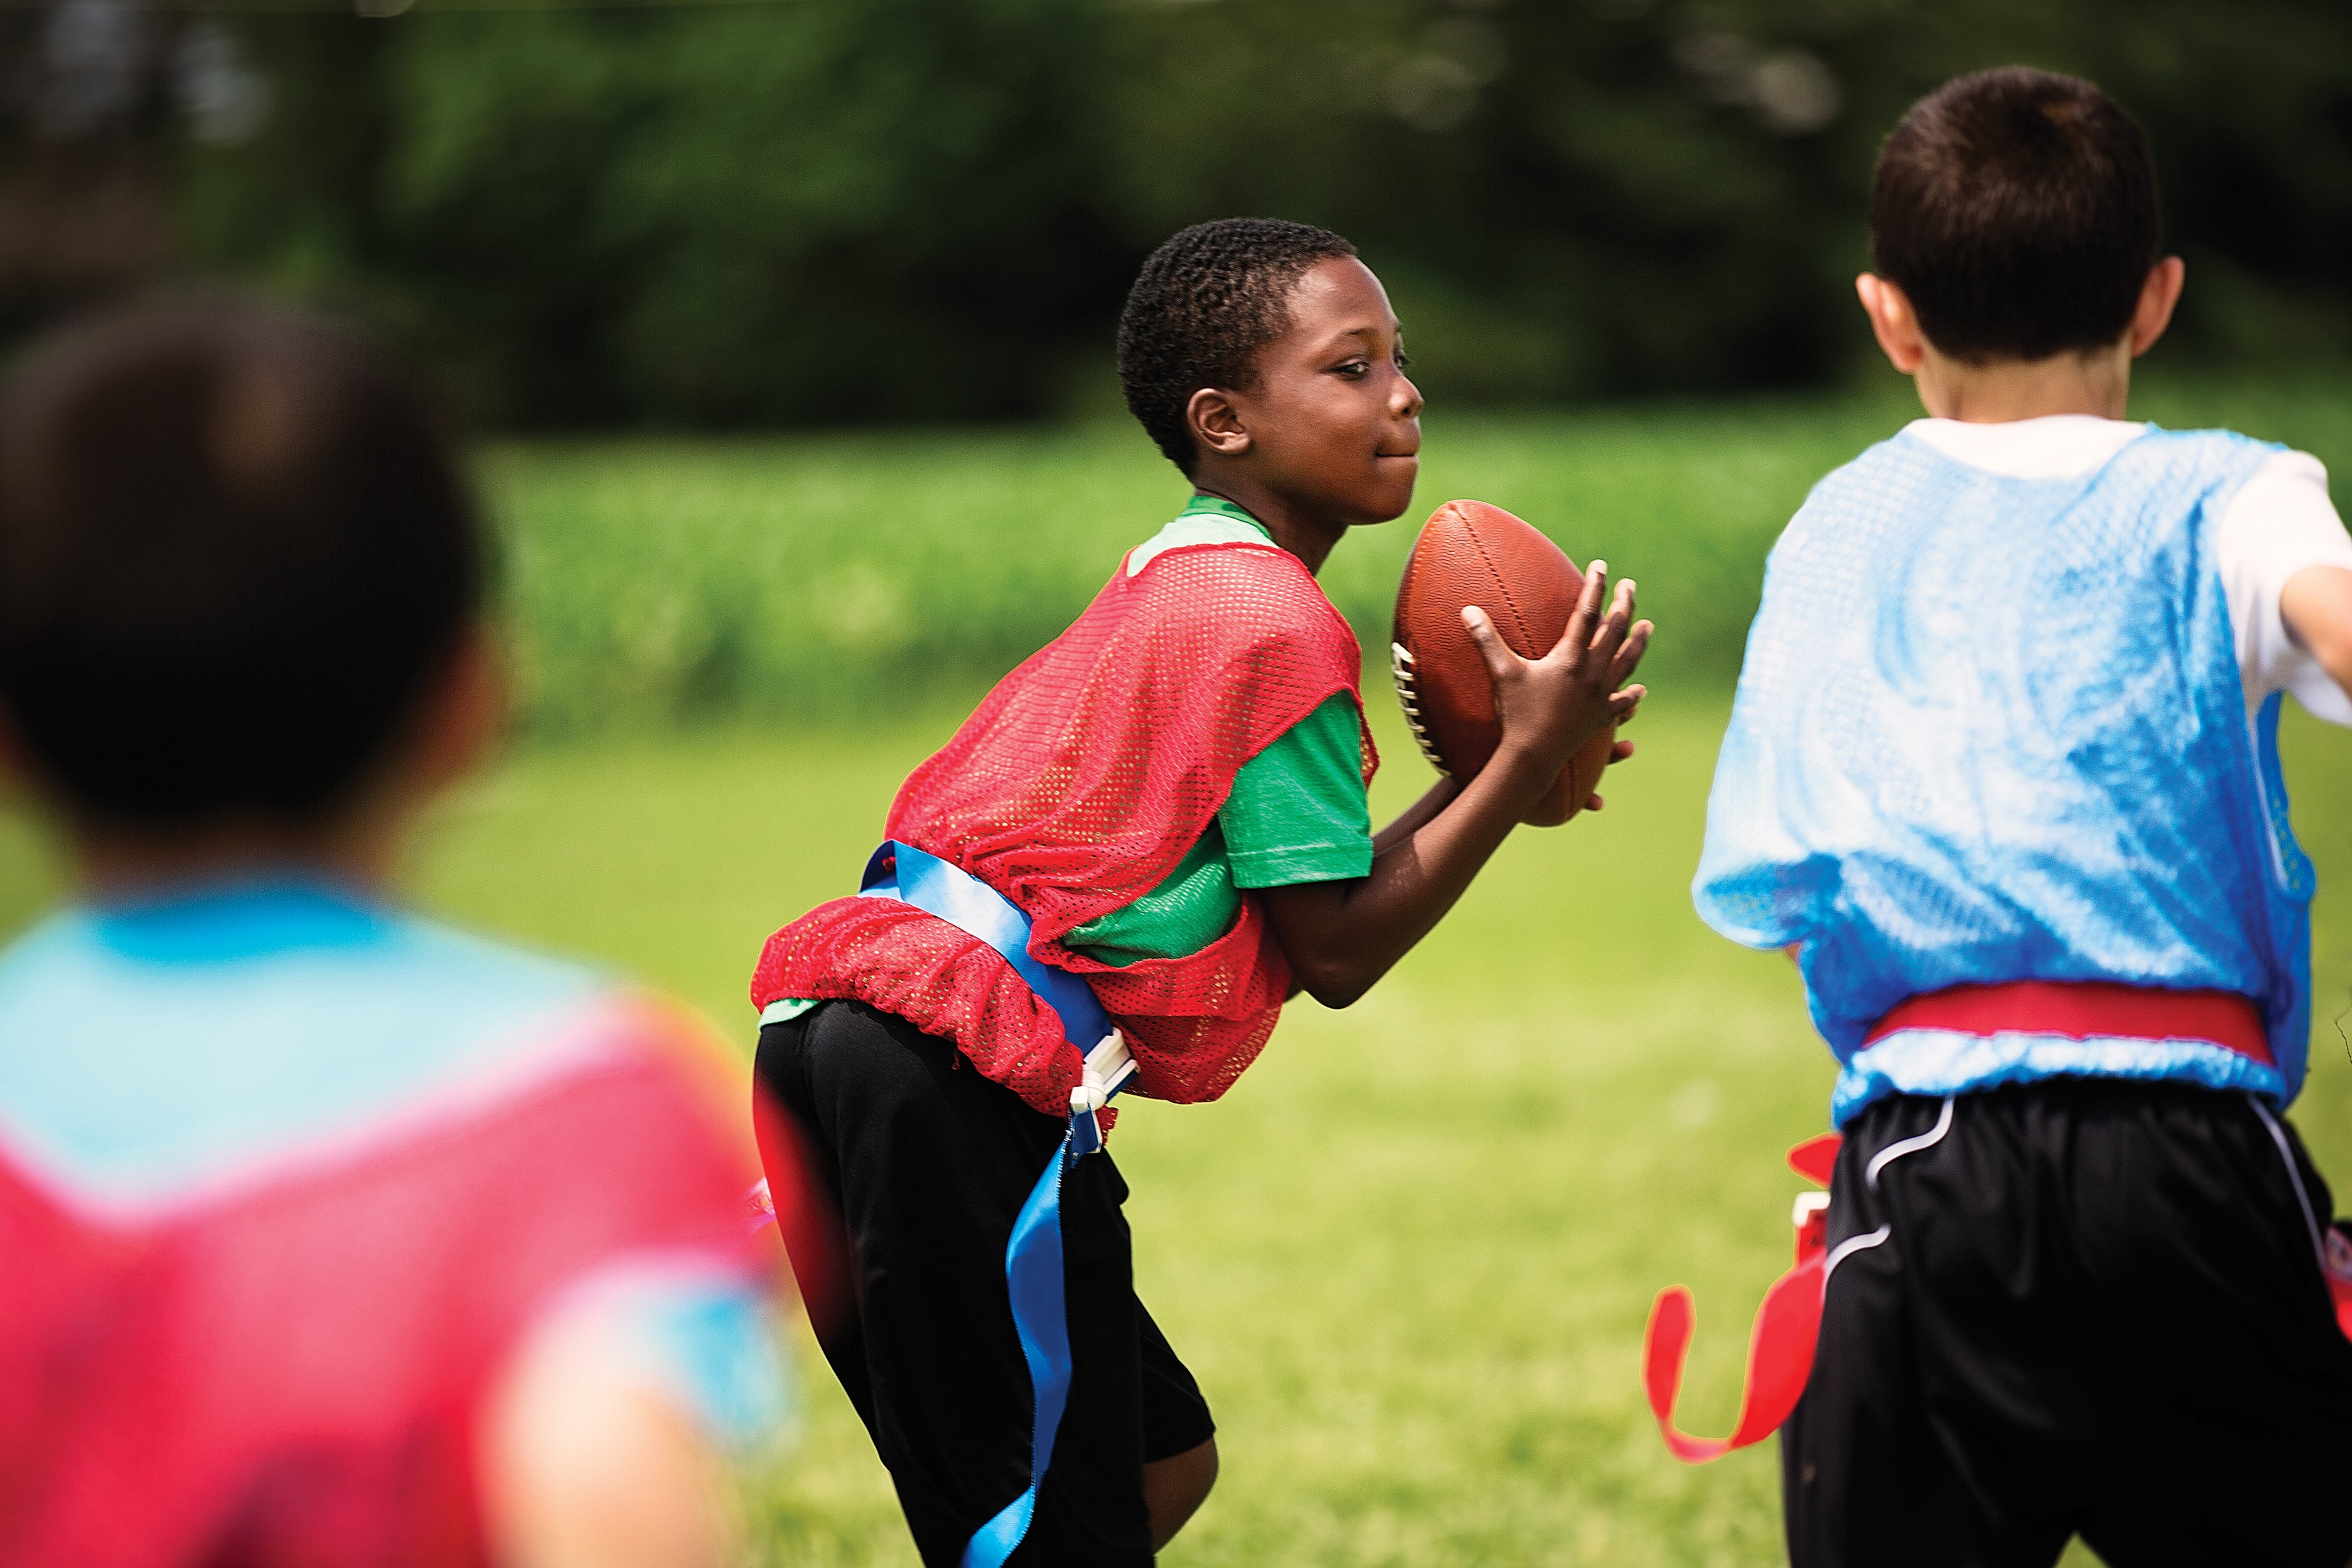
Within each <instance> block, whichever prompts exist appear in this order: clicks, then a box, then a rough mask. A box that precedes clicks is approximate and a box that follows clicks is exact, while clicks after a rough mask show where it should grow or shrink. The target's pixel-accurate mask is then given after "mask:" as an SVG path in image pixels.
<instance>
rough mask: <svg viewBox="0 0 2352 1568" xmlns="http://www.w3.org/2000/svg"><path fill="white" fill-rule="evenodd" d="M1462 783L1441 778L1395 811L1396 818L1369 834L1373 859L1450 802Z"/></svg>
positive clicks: (1409, 835) (1400, 841)
mask: <svg viewBox="0 0 2352 1568" xmlns="http://www.w3.org/2000/svg"><path fill="white" fill-rule="evenodd" d="M1461 793H1462V786H1461V785H1460V784H1457V783H1455V782H1454V780H1453V779H1452V778H1441V779H1439V780H1438V781H1437V782H1436V783H1435V784H1432V785H1430V786H1429V787H1428V788H1427V789H1425V790H1423V792H1422V795H1421V798H1420V799H1419V800H1416V801H1414V802H1413V803H1412V805H1409V806H1407V807H1405V808H1404V810H1402V811H1401V812H1399V813H1398V814H1397V816H1396V819H1395V820H1394V821H1392V822H1391V823H1390V824H1389V825H1388V826H1386V827H1383V828H1381V830H1380V831H1379V832H1378V833H1375V834H1373V835H1372V854H1373V856H1374V857H1375V858H1377V857H1379V856H1381V855H1383V854H1385V853H1387V852H1388V851H1389V850H1390V849H1391V848H1393V847H1396V846H1397V845H1399V844H1402V843H1403V842H1404V841H1405V840H1406V839H1408V838H1410V837H1412V836H1413V834H1415V833H1416V832H1418V831H1420V829H1421V827H1422V826H1423V824H1424V823H1427V822H1428V821H1430V820H1431V819H1432V818H1433V817H1435V816H1437V814H1438V813H1439V812H1441V811H1444V809H1445V808H1446V807H1447V806H1448V805H1452V804H1453V803H1454V797H1455V796H1457V795H1460V794H1461Z"/></svg>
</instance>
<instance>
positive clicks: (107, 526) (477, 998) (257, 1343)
mask: <svg viewBox="0 0 2352 1568" xmlns="http://www.w3.org/2000/svg"><path fill="white" fill-rule="evenodd" d="M482 555H483V543H482V540H481V537H480V533H479V530H478V525H477V523H476V521H475V517H474V514H473V511H472V509H471V506H470V505H469V503H468V501H467V497H466V494H465V491H464V489H463V486H462V484H461V483H460V480H459V479H458V476H457V471H456V468H455V466H454V464H453V462H452V460H451V458H450V455H449V453H448V451H447V450H446V447H445V446H444V445H443V443H442V442H441V440H440V439H439V438H438V437H436V434H435V432H434V430H433V429H432V427H431V426H430V424H429V422H428V421H427V419H426V418H425V416H424V415H423V413H422V412H421V410H420V409H419V407H418V406H417V405H416V404H415V401H414V400H413V399H412V398H411V397H410V396H409V395H406V394H405V393H404V391H403V390H402V389H401V388H400V387H399V386H398V385H397V384H394V382H393V381H392V380H391V379H390V378H389V377H388V376H387V375H386V374H385V373H384V372H383V370H382V369H380V368H379V367H378V366H376V365H375V364H374V363H372V362H371V361H370V360H369V359H368V358H367V357H366V356H365V355H364V354H362V353H361V352H359V351H358V350H357V349H355V348H354V347H353V346H352V344H351V343H349V342H346V341H344V340H343V339H342V338H341V337H339V336H338V335H336V334H334V333H333V332H331V331H326V330H324V329H322V328H320V327H316V326H312V325H307V324H302V323H299V322H296V321H289V320H285V319H281V318H278V317H275V316H271V315H268V314H264V313H261V312H257V311H253V310H236V309H231V310H203V311H198V310H176V311H171V312H164V313H158V314H151V315H147V316H142V317H136V318H132V319H130V320H128V321H122V322H120V323H117V324H113V325H110V326H104V327H100V328H98V329H95V330H92V331H89V332H86V333H85V334H82V335H80V336H79V337H76V338H73V339H70V340H68V342H64V343H62V344H60V345H58V347H56V348H54V349H52V350H51V351H49V352H48V353H46V354H45V355H42V356H40V357H38V358H37V360H36V361H35V362H34V363H33V364H32V365H31V367H30V368H29V369H27V370H26V372H25V373H24V374H22V375H21V376H20V377H19V378H18V379H17V380H16V384H14V386H13V387H12V388H10V389H9V390H8V392H7V393H6V395H5V398H4V399H0V745H5V753H4V754H5V760H6V763H7V765H8V769H9V771H10V773H13V774H14V775H15V777H16V781H17V783H18V784H20V785H21V786H22V788H23V790H24V791H25V793H26V795H28V796H29V798H30V799H31V801H32V803H33V804H34V805H35V806H36V808H37V810H38V811H39V812H40V813H41V814H42V815H43V816H46V817H47V818H48V819H49V821H50V822H51V823H52V825H53V826H55V827H56V828H57V829H58V831H59V832H60V834H61V835H62V837H63V838H64V841H65V844H66V847H67V850H68V858H69V861H70V864H71V867H72V869H73V873H74V876H75V879H76V884H77V885H76V888H75V899H74V902H73V904H72V906H71V907H70V908H68V909H67V910H64V911H63V912H61V913H59V914H58V915H56V916H54V917H52V918H51V919H50V920H48V921H47V922H46V923H44V924H42V925H41V926H39V927H38V928H37V929H36V930H34V931H31V932H30V933H28V934H27V935H26V936H25V937H24V938H22V939H21V940H20V941H18V942H16V944H15V945H14V946H13V947H11V948H9V949H8V950H7V951H6V952H5V954H0V1257H5V1258H6V1259H7V1265H6V1268H7V1277H8V1284H7V1287H6V1289H5V1291H0V1561H5V1562H6V1563H11V1564H17V1565H25V1564H50V1563H55V1564H69V1563H70V1564H80V1563H117V1564H133V1563H157V1564H163V1563H259V1562H268V1563H296V1562H299V1563H305V1564H317V1565H321V1568H324V1565H330V1564H362V1563H364V1564H379V1563H381V1564H394V1563H402V1564H404V1563H418V1564H424V1563H432V1564H436V1565H437V1564H446V1563H478V1562H488V1561H496V1562H502V1563H521V1564H542V1563H544V1564H563V1565H570V1564H603V1563H613V1564H623V1563H663V1564H672V1563H677V1564H686V1563H710V1562H715V1561H718V1560H719V1559H720V1558H721V1557H722V1556H723V1555H724V1552H725V1547H726V1539H725V1533H726V1532H725V1529H724V1525H725V1516H724V1512H723V1510H721V1509H720V1508H719V1506H718V1505H719V1501H720V1498H719V1492H718V1491H717V1490H716V1489H715V1488H714V1481H715V1479H717V1478H716V1470H715V1466H714V1457H713V1447H712V1438H713V1436H719V1435H731V1434H733V1433H735V1432H738V1431H740V1432H747V1433H748V1432H752V1431H757V1430H759V1429H761V1428H762V1427H764V1426H768V1425H770V1424H771V1423H772V1420H773V1419H774V1416H775V1415H776V1410H775V1405H776V1404H777V1402H778V1399H779V1397H780V1394H781V1389H780V1385H779V1381H778V1372H777V1368H776V1366H775V1364H774V1362H773V1354H772V1345H771V1341H770V1338H769V1335H768V1330H767V1326H766V1324H767V1313H766V1283H767V1282H766V1280H765V1279H763V1277H762V1271H761V1269H760V1268H757V1267H755V1265H754V1263H753V1260H752V1258H751V1256H750V1254H749V1253H748V1251H747V1247H746V1243H745V1240H744V1238H743V1237H742V1234H741V1228H740V1223H739V1222H738V1220H737V1219H736V1217H735V1212H734V1201H735V1196H736V1194H738V1193H739V1192H740V1190H741V1187H742V1185H743V1184H744V1182H745V1181H746V1180H748V1179H749V1177H750V1173H751V1154H750V1151H749V1149H748V1142H749V1140H748V1139H747V1138H742V1137H740V1136H738V1135H736V1134H734V1133H732V1132H731V1131H729V1128H730V1124H732V1123H733V1122H734V1121H736V1117H735V1115H733V1114H730V1112H731V1110H732V1106H731V1104H730V1102H731V1101H732V1100H733V1099H734V1095H733V1093H732V1092H731V1090H730V1089H729V1087H728V1086H727V1085H726V1083H725V1082H724V1080H723V1078H722V1077H721V1075H720V1074H719V1072H718V1071H717V1070H716V1068H715V1067H714V1066H713V1065H712V1062H713V1060H714V1058H708V1057H707V1055H706V1051H707V1047H706V1046H705V1043H704V1041H703V1039H702V1038H701V1037H700V1036H699V1033H698V1029H697V1026H695V1025H694V1024H693V1023H692V1022H691V1021H690V1020H689V1019H688V1018H687V1017H686V1016H684V1015H683V1014H682V1013H680V1012H678V1011H677V1010H676V1009H673V1008H671V1007H668V1006H667V1005H663V1004H661V1003H659V1002H656V1001H655V1000H654V999H652V998H649V997H645V996H640V995H635V994H631V993H629V992H627V991H626V990H625V989H622V988H620V987H617V986H615V985H614V984H612V983H611V982H609V981H607V980H605V979H603V978H601V977H599V976H598V975H595V974H593V973H590V972H588V971H586V970H583V969H580V968H576V967H574V966H572V965H571V964H567V963H558V962H555V961H553V960H551V959H547V958H542V957H539V956H537V955H534V954H530V953H526V952H520V951H517V950H515V949H512V948H508V947H505V946H501V945H499V944H496V943H493V942H487V941H483V940H481V939H478V938H475V937H471V936H467V935H464V934H461V933H459V932H457V931H450V930H447V929H445V928H443V927H439V926H436V925H432V924H428V923H426V922H425V921H420V920H418V919H416V918H415V917H413V916H410V915H406V914H404V913H401V912H398V911H397V910H394V908H392V907H391V905H390V904H389V903H388V902H387V883H388V879H389V877H390V874H391V871H392V868H393V864H394V858H395V855H396V852H397V851H398V849H399V847H400V846H401V844H402V842H403V840H404V837H406V836H407V834H408V832H409V830H410V828H411V827H412V826H413V825H414V823H415V819H416V817H417V816H418V814H419V812H420V811H421V810H422V809H423V807H424V806H425V805H426V804H427V803H428V802H429V801H431V800H432V799H433V798H434V797H435V796H436V795H438V794H439V793H440V792H441V791H442V790H443V789H444V788H445V787H446V786H447V785H448V784H450V783H451V782H452V781H453V780H455V779H456V778H457V777H458V776H459V775H460V774H461V773H465V772H466V771H467V768H468V767H470V766H471V765H472V764H473V763H476V762H477V761H478V760H479V759H480V758H481V756H482V755H483V753H484V752H486V751H487V750H488V747H489V746H490V745H491V743H492V742H493V740H494V738H495V736H496V734H497V732H498V730H499V721H500V718H501V690H500V685H499V678H498V674H497V666H496V661H495V658H494V657H493V655H492V652H491V649H490V645H489V641H488V636H487V634H486V632H485V629H484V627H483V625H482V618H481V617H482V597H483V575H484V567H483V560H482Z"/></svg>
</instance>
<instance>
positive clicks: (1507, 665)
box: [1462, 605, 1519, 680]
mask: <svg viewBox="0 0 2352 1568" xmlns="http://www.w3.org/2000/svg"><path fill="white" fill-rule="evenodd" d="M1462 626H1463V629H1465V631H1467V632H1468V633H1469V634H1470V640H1471V641H1472V642H1473V643H1475V645H1477V648H1478V656H1479V657H1480V658H1483V659H1485V660H1486V673H1487V674H1488V675H1489V676H1491V677H1493V678H1494V679H1496V680H1500V679H1503V678H1504V677H1506V676H1507V675H1509V674H1510V673H1511V667H1512V666H1513V665H1514V664H1516V663H1517V662H1518V657H1519V656H1518V655H1517V654H1515V653H1513V652H1512V651H1511V645H1510V644H1508V643H1507V642H1505V641H1504V640H1503V634H1502V633H1500V632H1498V631H1496V629H1495V622H1494V618H1493V617H1492V616H1488V615H1487V614H1486V611H1485V610H1483V609H1481V608H1480V607H1479V606H1477V605H1463V606H1462Z"/></svg>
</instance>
